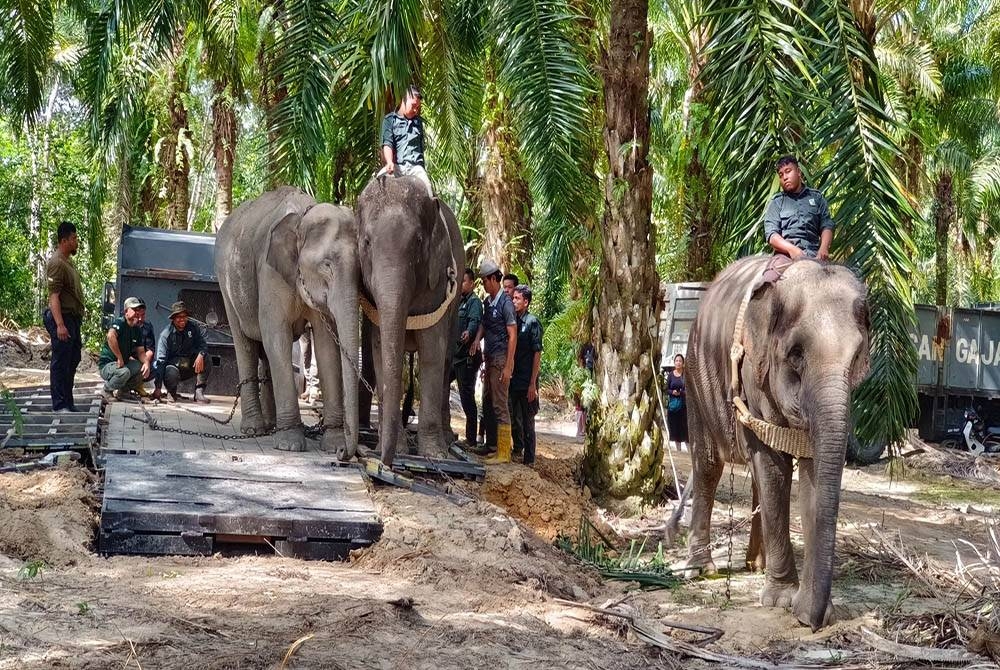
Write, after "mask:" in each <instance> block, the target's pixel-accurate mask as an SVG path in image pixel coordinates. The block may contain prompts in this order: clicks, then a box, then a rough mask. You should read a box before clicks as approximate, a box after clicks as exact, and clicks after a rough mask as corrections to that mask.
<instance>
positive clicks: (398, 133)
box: [382, 112, 424, 166]
mask: <svg viewBox="0 0 1000 670" xmlns="http://www.w3.org/2000/svg"><path fill="white" fill-rule="evenodd" d="M382 146H384V147H392V151H393V154H394V155H395V157H396V163H397V164H398V165H421V166H422V165H423V164H424V120H423V119H421V118H420V117H419V116H415V117H413V118H412V119H408V118H406V117H405V116H403V115H401V114H399V113H397V112H389V113H388V114H386V115H385V118H384V119H382Z"/></svg>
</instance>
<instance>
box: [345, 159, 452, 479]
mask: <svg viewBox="0 0 1000 670" xmlns="http://www.w3.org/2000/svg"><path fill="white" fill-rule="evenodd" d="M357 213H358V257H359V259H360V261H361V279H362V290H363V296H362V297H363V302H362V310H363V311H364V312H365V314H366V315H367V318H368V319H369V320H370V321H371V322H372V324H373V327H372V345H373V359H374V363H375V366H374V367H375V377H376V379H377V387H376V388H377V390H378V394H379V407H380V412H379V450H380V453H381V456H382V461H383V462H384V463H386V464H391V463H392V459H393V457H394V456H395V454H396V446H397V443H398V441H399V440H400V436H401V433H400V431H401V427H402V422H401V420H400V412H399V407H400V397H401V395H402V366H403V356H404V353H405V352H406V351H416V352H417V356H418V360H419V363H420V411H419V416H418V422H419V427H418V431H417V440H418V448H419V451H420V453H422V454H426V455H433V454H441V453H446V452H447V450H448V446H449V439H448V436H450V434H451V420H450V419H451V412H450V406H449V403H448V383H449V373H450V371H451V346H450V344H451V343H452V342H453V341H454V337H453V330H454V328H455V312H456V310H457V309H458V297H459V291H458V285H459V280H460V277H461V273H462V271H463V269H464V268H465V250H464V247H463V245H462V236H461V233H460V232H459V229H458V222H457V221H456V220H455V215H454V214H453V213H452V211H451V210H450V209H449V208H448V206H447V205H445V204H444V203H443V202H441V201H439V200H438V199H437V198H434V197H432V196H430V195H429V194H428V193H427V189H426V187H425V186H424V185H423V184H422V183H421V182H420V181H419V180H417V179H415V178H413V177H379V178H376V179H373V180H372V181H371V182H370V183H369V184H368V185H367V186H366V187H365V190H364V191H363V192H362V193H361V196H360V197H359V198H358V208H357ZM365 303H368V304H365ZM362 409H364V408H362Z"/></svg>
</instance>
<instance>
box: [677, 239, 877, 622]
mask: <svg viewBox="0 0 1000 670" xmlns="http://www.w3.org/2000/svg"><path fill="white" fill-rule="evenodd" d="M770 258H771V257H766V256H755V257H750V258H744V259H741V260H739V261H736V262H735V263H733V264H732V265H730V266H729V267H727V268H726V269H724V270H723V271H722V272H721V273H720V274H719V275H718V277H716V279H715V280H714V281H713V283H712V284H711V286H710V287H709V289H708V290H707V291H706V293H705V295H704V297H703V299H702V301H701V304H700V306H699V309H698V315H697V317H696V318H695V321H694V324H693V325H692V327H691V331H690V337H689V341H688V361H687V364H688V373H687V374H688V379H687V397H688V401H689V411H688V420H689V435H690V441H691V442H690V448H691V453H692V465H693V476H692V479H691V483H690V485H689V488H690V489H691V490H692V493H691V497H692V511H691V530H690V536H689V539H688V546H689V554H688V559H687V562H686V568H687V571H686V575H687V576H689V577H690V576H694V575H696V574H697V573H698V572H702V573H706V574H711V573H713V572H714V571H715V565H714V563H713V562H712V555H711V548H710V544H709V530H710V528H709V527H710V523H711V517H712V506H713V503H714V499H715V491H716V488H717V486H718V484H719V479H720V477H721V476H722V473H723V470H724V467H725V463H726V462H731V463H738V464H745V463H749V464H750V469H751V472H752V481H753V498H754V503H753V508H754V509H757V505H758V503H759V506H760V512H759V514H755V515H754V517H753V523H752V528H751V541H750V547H749V549H748V552H747V564H748V566H754V565H756V566H758V567H763V566H764V563H765V561H766V565H767V576H766V579H765V583H764V586H763V590H762V592H761V596H760V601H761V604H762V605H765V606H778V607H788V606H790V607H791V609H792V613H793V614H794V616H795V617H796V618H797V619H798V620H799V621H800V622H801V623H802V624H804V625H808V626H810V627H812V629H813V631H816V630H818V629H819V628H821V627H822V626H825V625H826V624H827V623H829V621H830V619H831V617H832V612H833V608H832V605H831V600H830V590H831V581H832V572H833V558H834V547H835V544H836V533H837V514H838V508H839V505H840V482H841V476H842V474H843V470H844V461H845V453H846V447H847V439H848V434H849V433H850V431H851V419H850V405H851V392H852V391H853V389H854V388H856V387H857V386H858V384H860V383H861V381H863V380H864V378H865V377H866V376H867V374H868V369H869V317H868V305H867V290H866V288H865V286H864V284H863V283H861V282H860V281H859V280H858V279H857V278H856V277H855V276H854V274H853V273H852V272H851V271H850V270H849V269H847V268H845V267H843V266H840V265H835V264H832V263H827V262H825V261H816V260H811V259H802V260H797V261H794V262H792V263H791V265H790V266H789V267H788V269H787V270H786V271H785V272H784V275H783V276H782V277H781V278H780V279H779V280H777V281H776V282H765V281H763V280H762V278H761V274H762V272H763V270H764V268H765V266H766V265H767V264H768V262H769V259H770ZM748 288H749V289H750V290H749V291H748ZM746 296H749V297H747V300H748V302H747V303H746V305H745V315H744V316H743V321H742V323H743V334H742V335H743V336H742V338H741V339H742V346H743V349H742V352H741V351H740V349H739V348H738V347H736V348H735V350H734V339H737V337H738V336H737V335H736V331H735V328H736V326H737V321H738V318H739V316H740V312H741V309H740V308H741V304H742V303H743V302H744V298H745V297H746ZM736 344H740V343H739V342H737V343H736ZM731 354H733V356H731ZM733 358H735V362H734V360H733ZM734 370H736V371H737V372H736V374H737V378H736V379H735V380H734V378H733V377H734ZM734 397H739V398H741V399H742V401H743V402H744V403H745V407H746V409H747V410H749V415H750V416H751V417H754V418H756V419H761V420H763V422H767V423H770V424H772V425H774V426H781V427H785V428H790V429H792V431H785V434H786V435H787V434H792V433H793V432H794V434H796V435H797V436H798V439H799V441H800V443H801V444H802V445H803V448H804V451H803V452H800V453H799V454H798V458H799V461H798V468H799V507H800V514H801V518H802V529H803V535H804V545H805V559H804V563H803V569H802V576H801V580H800V579H799V576H798V574H797V572H796V567H795V558H794V556H793V554H792V544H791V540H790V537H789V528H788V527H789V498H790V491H791V485H792V458H793V456H792V455H790V453H786V452H785V451H779V450H778V449H777V448H775V446H779V447H780V446H781V444H782V442H781V440H780V439H778V438H776V437H774V435H775V433H774V432H772V433H767V432H766V431H764V430H762V429H760V426H761V424H760V423H757V424H755V425H754V426H748V425H747V424H748V423H751V424H753V423H754V422H753V421H752V420H749V419H747V420H746V421H738V420H737V419H738V418H742V419H746V418H747V415H746V414H744V413H743V412H742V411H739V412H737V410H736V409H735V407H734V402H733V398H734ZM755 427H756V428H757V429H758V430H755V429H754V428H755ZM779 430H781V429H779ZM758 431H759V432H758ZM776 432H777V431H776ZM762 433H763V435H764V437H759V436H758V435H760V434H762ZM765 438H769V439H768V444H765ZM769 445H774V446H769ZM791 451H794V449H793V450H791ZM809 456H811V457H809Z"/></svg>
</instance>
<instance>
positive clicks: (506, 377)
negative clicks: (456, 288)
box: [469, 260, 517, 463]
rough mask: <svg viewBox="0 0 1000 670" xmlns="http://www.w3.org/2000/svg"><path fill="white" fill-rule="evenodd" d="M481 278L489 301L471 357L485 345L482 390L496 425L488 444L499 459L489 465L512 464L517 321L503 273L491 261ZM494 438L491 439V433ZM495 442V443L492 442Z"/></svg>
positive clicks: (488, 428)
mask: <svg viewBox="0 0 1000 670" xmlns="http://www.w3.org/2000/svg"><path fill="white" fill-rule="evenodd" d="M479 276H480V277H481V278H482V280H483V289H485V291H486V300H485V302H484V303H483V320H482V322H481V323H480V324H479V329H478V330H477V331H476V337H475V339H474V340H473V342H472V346H471V347H469V355H475V352H476V351H477V350H478V349H479V341H480V340H484V341H485V347H484V351H483V353H484V359H485V363H486V378H485V384H484V388H483V402H484V403H485V402H487V399H488V401H489V403H490V405H492V407H493V416H494V418H495V419H496V423H495V424H493V425H489V426H487V430H488V433H487V435H486V443H487V444H495V445H497V455H496V458H492V459H488V460H487V463H510V452H511V446H512V445H511V434H510V413H509V411H508V408H507V387H508V384H509V383H510V377H511V375H512V374H513V372H514V348H515V347H516V346H517V317H516V315H515V314H514V303H513V302H511V299H510V296H508V295H507V294H506V293H504V291H503V290H501V284H500V282H501V281H502V279H503V273H502V272H500V267H499V266H498V265H497V264H496V263H494V262H493V261H491V260H485V261H483V264H482V265H480V266H479ZM494 431H495V434H493V435H490V434H489V432H494ZM491 438H492V439H491Z"/></svg>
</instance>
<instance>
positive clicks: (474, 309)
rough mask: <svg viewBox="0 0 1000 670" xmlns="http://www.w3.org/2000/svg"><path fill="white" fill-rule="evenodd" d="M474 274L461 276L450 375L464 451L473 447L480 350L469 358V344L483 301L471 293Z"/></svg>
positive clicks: (467, 271) (479, 317) (475, 328)
mask: <svg viewBox="0 0 1000 670" xmlns="http://www.w3.org/2000/svg"><path fill="white" fill-rule="evenodd" d="M475 281H476V274H475V273H474V272H473V271H472V268H465V274H463V275H462V301H461V302H460V303H459V304H458V319H457V321H458V327H457V329H456V332H457V333H458V340H457V341H456V342H455V356H454V360H453V362H452V367H451V376H452V378H453V379H455V380H456V381H457V382H458V395H459V397H460V398H461V399H462V411H463V412H465V445H463V446H464V448H465V449H472V448H474V447H475V446H476V419H477V416H476V411H477V409H476V373H477V372H479V366H480V364H481V363H482V356H481V355H480V354H479V349H478V348H477V349H476V352H475V354H473V355H470V353H469V345H470V344H471V343H472V338H474V337H475V336H476V333H477V332H479V323H480V322H481V321H482V320H483V301H482V300H480V299H479V296H477V295H476V292H475V290H474V288H475Z"/></svg>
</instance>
